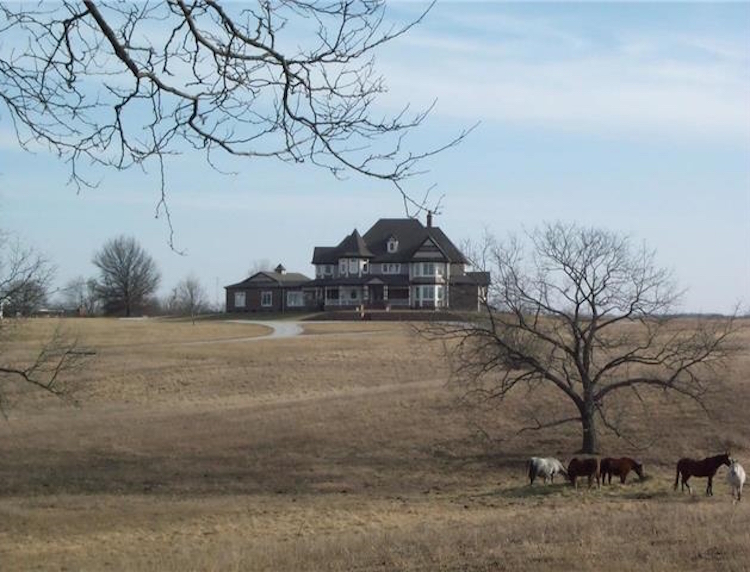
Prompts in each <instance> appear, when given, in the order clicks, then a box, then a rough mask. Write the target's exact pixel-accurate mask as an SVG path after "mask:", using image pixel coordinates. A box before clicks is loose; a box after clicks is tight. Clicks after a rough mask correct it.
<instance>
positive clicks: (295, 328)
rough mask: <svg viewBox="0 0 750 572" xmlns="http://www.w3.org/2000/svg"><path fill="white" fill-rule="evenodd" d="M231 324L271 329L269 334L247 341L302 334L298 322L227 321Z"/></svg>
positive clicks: (291, 336)
mask: <svg viewBox="0 0 750 572" xmlns="http://www.w3.org/2000/svg"><path fill="white" fill-rule="evenodd" d="M227 322H230V323H232V324H253V325H256V326H265V327H266V328H270V329H271V333H270V334H265V335H260V336H255V337H253V338H247V339H248V340H250V339H253V340H267V339H269V338H293V337H294V336H299V335H300V334H301V333H302V332H303V329H302V326H301V325H300V323H299V322H292V321H267V322H266V321H263V320H227Z"/></svg>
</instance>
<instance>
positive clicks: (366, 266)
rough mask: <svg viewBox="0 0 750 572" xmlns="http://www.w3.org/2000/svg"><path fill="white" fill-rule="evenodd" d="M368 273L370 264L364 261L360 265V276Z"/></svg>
mask: <svg viewBox="0 0 750 572" xmlns="http://www.w3.org/2000/svg"><path fill="white" fill-rule="evenodd" d="M369 273H370V262H369V261H368V260H365V261H364V262H363V263H362V274H369Z"/></svg>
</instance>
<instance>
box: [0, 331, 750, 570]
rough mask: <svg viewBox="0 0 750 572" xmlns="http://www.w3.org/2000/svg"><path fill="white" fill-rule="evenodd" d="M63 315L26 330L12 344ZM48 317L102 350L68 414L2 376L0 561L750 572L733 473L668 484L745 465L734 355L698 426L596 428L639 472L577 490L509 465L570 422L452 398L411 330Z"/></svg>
mask: <svg viewBox="0 0 750 572" xmlns="http://www.w3.org/2000/svg"><path fill="white" fill-rule="evenodd" d="M55 324H56V322H55V321H54V320H36V321H32V322H29V323H28V324H26V325H25V326H24V327H23V328H22V329H21V330H19V332H18V333H17V334H16V336H15V340H16V341H15V342H14V343H13V344H11V345H10V346H9V347H8V348H7V350H6V356H10V359H16V360H21V359H22V358H23V357H24V355H28V354H30V352H32V351H33V349H34V347H36V345H37V344H38V343H40V342H41V341H42V340H43V339H44V338H45V337H46V336H47V335H49V333H50V332H51V331H52V329H53V328H54V327H55ZM62 324H63V326H64V327H65V328H66V329H67V330H68V331H70V332H72V333H75V334H76V335H77V336H78V338H79V340H80V342H81V343H82V344H83V345H86V346H89V347H92V348H95V349H96V351H97V355H96V357H95V358H94V359H93V360H92V361H91V362H90V363H89V364H88V365H87V367H86V368H85V369H83V370H82V371H80V372H79V373H77V374H76V376H75V377H74V378H73V379H70V380H69V384H70V388H71V390H73V395H74V397H75V400H76V402H77V403H78V405H77V406H76V405H74V404H72V403H69V402H61V401H60V400H58V399H56V398H54V397H51V396H46V395H41V394H39V393H37V392H29V391H27V390H26V389H25V388H23V387H21V386H12V387H7V386H6V390H7V392H8V393H9V394H10V397H11V399H12V408H11V409H10V410H9V418H8V420H7V421H4V422H0V436H1V437H2V438H0V570H37V569H41V570H109V569H111V570H166V571H171V570H289V571H299V570H323V571H330V570H341V571H343V570H361V571H365V570H368V571H369V570H384V571H385V570H423V571H428V570H429V571H432V570H450V571H459V570H461V571H483V570H487V571H489V570H509V571H510V570H512V571H516V570H521V571H523V570H547V569H549V570H552V569H555V570H572V569H576V570H603V569H607V570H633V569H638V570H697V569H701V570H723V571H735V570H736V571H740V570H748V569H750V499H748V500H744V501H743V502H742V503H739V504H737V505H732V503H731V500H730V493H729V488H728V486H727V485H726V483H725V482H724V473H725V471H726V469H725V468H722V469H720V471H719V475H718V477H717V479H716V483H715V485H714V491H715V496H714V497H713V498H706V497H704V496H703V495H702V492H703V489H704V488H705V481H704V480H697V481H695V482H694V484H695V485H697V486H696V493H697V494H696V495H695V496H693V497H690V496H689V495H687V494H685V495H682V494H680V493H679V492H678V493H675V492H673V491H672V486H671V485H672V481H673V479H674V473H673V471H674V464H675V461H676V460H677V459H678V458H679V457H681V456H684V455H691V456H706V455H710V454H715V453H718V452H723V450H724V448H725V447H731V449H732V454H733V455H734V456H736V457H738V458H739V459H740V460H741V461H743V462H744V464H745V467H746V468H750V424H748V414H747V410H748V406H750V379H749V378H748V372H750V353H749V352H748V351H744V352H743V354H742V355H741V356H740V358H739V359H738V360H737V361H736V363H735V364H734V365H733V368H732V370H731V371H730V372H729V373H728V374H727V377H726V378H725V379H722V380H721V382H720V383H718V384H717V385H716V387H715V388H714V390H713V391H712V393H711V395H710V397H709V401H708V405H709V409H710V412H711V415H710V416H706V415H705V414H703V413H702V412H701V411H699V410H698V409H697V408H696V407H695V406H694V405H693V404H691V403H688V402H684V401H672V400H662V399H660V398H655V397H654V398H653V402H652V403H651V404H650V405H651V411H652V415H650V416H649V417H648V418H645V419H641V420H640V421H639V422H638V423H633V427H632V431H633V434H634V436H635V437H636V438H637V440H638V441H639V442H648V443H649V446H648V448H646V449H645V450H637V449H633V448H631V447H630V446H629V445H627V444H626V443H623V442H622V441H619V440H617V439H616V438H615V437H613V436H611V435H608V434H606V433H605V434H604V436H603V439H602V441H603V447H604V452H605V453H606V454H613V455H618V456H619V455H630V456H637V457H639V458H641V459H642V460H643V462H644V464H645V469H646V473H647V475H648V478H647V479H646V480H645V481H644V482H628V483H627V484H626V485H624V486H622V485H619V484H617V485H612V486H610V487H604V488H602V489H601V490H585V489H581V490H578V491H575V490H572V488H571V487H570V486H566V485H564V484H562V483H556V484H554V485H550V486H543V485H538V486H537V485H535V486H534V487H528V486H527V485H526V482H527V481H526V479H525V476H524V467H523V465H524V461H525V459H526V458H527V457H528V456H530V455H545V456H546V455H554V456H558V457H560V458H562V459H563V461H564V462H567V460H568V459H569V458H570V457H571V456H572V455H573V452H574V450H575V449H576V448H577V447H578V446H579V439H580V438H579V435H578V432H577V430H576V428H572V427H571V428H566V429H564V430H562V429H561V430H557V431H555V430H552V431H546V432H526V433H522V434H518V428H519V427H521V426H522V424H523V417H524V415H525V408H526V407H527V406H526V404H525V401H524V400H525V399H526V395H525V394H524V393H523V392H521V393H519V394H518V395H517V396H516V397H515V398H514V399H512V400H510V401H508V402H507V403H506V404H505V405H504V406H503V408H502V409H501V410H499V411H497V410H495V411H482V412H478V411H475V410H470V409H464V408H462V407H461V406H459V405H458V404H457V402H456V397H457V393H456V390H455V388H453V387H452V386H451V385H450V384H449V383H448V378H449V376H448V370H447V367H446V365H445V363H444V362H443V360H442V359H441V347H440V346H439V345H437V344H433V345H428V344H427V343H426V342H424V341H423V340H421V339H420V338H419V337H417V336H415V335H414V334H413V332H412V330H411V329H410V328H409V327H408V326H404V325H400V324H393V323H387V324H384V323H377V324H372V323H367V324H364V323H357V324H347V323H341V324H325V323H316V324H312V325H309V326H306V332H305V335H303V336H299V337H296V338H289V339H278V340H263V339H256V338H257V336H259V335H261V334H263V333H264V332H266V331H267V330H266V329H264V328H262V327H260V326H254V325H249V324H236V323H222V322H218V321H210V322H199V323H197V324H196V325H195V326H192V325H191V324H190V323H189V322H162V321H154V320H149V321H121V320H105V319H90V320H76V319H69V320H64V321H63V322H62ZM743 336H744V340H743V342H744V343H745V344H748V343H750V334H748V333H747V332H746V333H745V334H743ZM746 347H747V345H746ZM540 398H541V399H543V400H546V401H547V402H548V405H549V406H550V407H552V408H563V407H564V406H565V405H564V404H563V403H562V402H560V400H559V399H557V398H556V397H555V396H554V395H541V396H540ZM748 494H750V491H748Z"/></svg>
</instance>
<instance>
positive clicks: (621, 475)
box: [620, 473, 628, 485]
mask: <svg viewBox="0 0 750 572" xmlns="http://www.w3.org/2000/svg"><path fill="white" fill-rule="evenodd" d="M627 477H628V474H627V473H620V484H621V485H624V484H625V479H626V478H627Z"/></svg>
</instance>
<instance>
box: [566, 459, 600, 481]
mask: <svg viewBox="0 0 750 572" xmlns="http://www.w3.org/2000/svg"><path fill="white" fill-rule="evenodd" d="M578 477H588V479H589V488H591V484H592V483H593V480H594V479H596V487H597V488H599V459H597V458H595V457H589V458H586V459H579V458H578V457H573V458H572V459H571V460H570V463H568V479H570V482H571V483H572V484H573V486H574V487H575V488H578V481H577V480H576V479H578Z"/></svg>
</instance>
